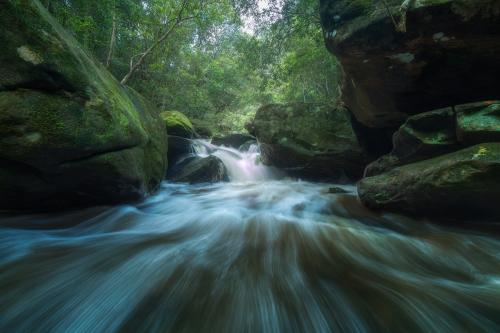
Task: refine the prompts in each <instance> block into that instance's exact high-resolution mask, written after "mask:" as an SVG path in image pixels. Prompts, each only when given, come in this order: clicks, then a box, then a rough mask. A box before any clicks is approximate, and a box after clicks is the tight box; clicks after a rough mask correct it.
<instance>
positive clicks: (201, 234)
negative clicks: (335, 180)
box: [0, 141, 500, 333]
mask: <svg viewBox="0 0 500 333" xmlns="http://www.w3.org/2000/svg"><path fill="white" fill-rule="evenodd" d="M195 150H196V152H197V154H199V155H208V154H214V155H216V156H218V157H219V158H220V159H222V161H224V163H225V165H226V167H227V169H228V170H229V173H230V178H231V180H232V182H230V183H217V184H201V185H185V184H171V183H168V182H165V183H164V184H163V186H162V189H161V190H160V191H159V192H158V193H157V194H156V195H155V196H153V197H150V198H148V199H147V200H145V201H144V202H142V203H138V204H135V205H121V206H116V207H95V208H89V209H84V210H78V211H73V212H66V213H58V214H38V215H7V214H3V215H0V332H6V333H7V332H8V333H18V332H19V333H23V332H26V333H38V332H40V333H48V332H50V333H52V332H54V333H78V332H85V333H86V332H89V333H101V332H102V333H112V332H133V333H136V332H152V333H155V332H162V333H164V332H175V333H178V332H193V333H198V332H209V333H211V332H214V333H219V332H222V333H224V332H228V333H233V332H234V333H239V332H241V333H246V332H248V333H254V332H255V333H260V332H263V333H267V332H268V333H277V332H283V333H290V332H307V333H314V332H318V333H324V332H398V333H399V332H405V333H407V332H425V333H432V332H436V333H443V332H454V333H457V332H491V333H494V332H500V239H499V237H498V236H496V235H498V233H495V232H492V231H484V230H483V231H478V230H480V226H479V225H478V228H476V229H474V230H475V231H473V230H465V229H460V228H456V227H455V228H452V227H446V226H443V225H436V224H433V223H430V222H428V221H417V220H413V219H409V218H404V217H401V216H398V215H393V214H374V213H371V212H369V211H368V210H366V209H365V208H363V207H362V206H361V205H360V204H359V202H358V200H357V197H356V193H355V188H354V187H352V186H341V188H342V189H343V190H345V191H346V193H338V192H339V191H338V189H337V190H336V191H330V190H329V189H330V187H331V186H332V185H330V184H317V183H309V182H300V181H292V180H272V179H273V177H274V173H273V170H271V169H269V168H266V167H265V166H263V165H262V164H260V163H259V162H258V151H257V150H255V148H252V149H250V151H248V152H246V153H242V152H238V151H236V150H234V149H230V148H223V147H216V146H213V145H211V144H209V143H207V142H203V141H198V142H197V143H196V147H195Z"/></svg>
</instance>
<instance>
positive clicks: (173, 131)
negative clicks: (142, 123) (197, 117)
mask: <svg viewBox="0 0 500 333" xmlns="http://www.w3.org/2000/svg"><path fill="white" fill-rule="evenodd" d="M160 117H161V118H162V119H163V120H164V121H165V124H166V126H167V131H168V135H169V137H171V136H179V137H182V138H188V139H191V138H193V137H194V127H193V124H192V123H191V121H190V120H189V118H188V117H186V115H184V114H183V113H182V112H179V111H163V112H161V113H160Z"/></svg>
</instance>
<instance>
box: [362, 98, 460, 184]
mask: <svg viewBox="0 0 500 333" xmlns="http://www.w3.org/2000/svg"><path fill="white" fill-rule="evenodd" d="M460 148H462V146H461V145H460V144H459V143H458V140H457V136H456V131H455V114H454V111H453V108H451V107H450V108H446V109H440V110H435V111H430V112H425V113H421V114H418V115H415V116H412V117H410V118H408V119H407V120H406V122H405V123H404V124H403V125H402V126H401V127H400V128H399V130H398V131H397V132H396V133H394V136H393V150H392V152H391V153H390V154H388V155H385V156H382V157H381V158H379V159H378V160H376V161H375V162H373V163H371V164H369V165H368V166H367V167H366V169H365V176H374V175H377V174H380V173H382V172H385V171H388V170H390V169H392V168H393V167H396V166H399V165H403V164H408V163H411V162H416V161H421V160H425V159H427V158H431V157H436V156H439V155H443V154H446V153H449V152H452V151H456V150H458V149H460Z"/></svg>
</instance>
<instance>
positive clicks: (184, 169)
mask: <svg viewBox="0 0 500 333" xmlns="http://www.w3.org/2000/svg"><path fill="white" fill-rule="evenodd" d="M168 178H169V180H170V181H172V182H177V183H189V184H198V183H217V182H227V181H229V176H228V173H227V169H226V167H225V166H224V163H223V162H222V161H221V160H220V159H219V158H218V157H216V156H208V157H203V158H202V157H197V156H194V157H190V158H187V159H186V160H184V161H182V162H180V163H178V164H177V165H175V167H174V170H171V171H169V177H168Z"/></svg>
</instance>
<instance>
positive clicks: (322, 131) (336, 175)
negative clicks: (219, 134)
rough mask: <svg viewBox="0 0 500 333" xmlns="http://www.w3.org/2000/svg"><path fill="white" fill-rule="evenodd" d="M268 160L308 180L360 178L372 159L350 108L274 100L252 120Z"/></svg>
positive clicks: (265, 157)
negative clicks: (361, 142) (274, 101)
mask: <svg viewBox="0 0 500 333" xmlns="http://www.w3.org/2000/svg"><path fill="white" fill-rule="evenodd" d="M251 127H252V128H253V132H254V133H255V135H256V137H257V139H258V140H259V143H260V144H261V150H262V158H263V161H264V163H266V164H271V165H274V166H276V167H278V168H281V169H284V170H285V171H287V172H288V173H289V174H291V175H293V176H298V177H301V178H308V179H329V180H342V179H344V180H347V179H348V178H350V179H356V178H359V177H360V176H361V175H362V172H363V169H364V167H365V165H366V164H367V163H368V162H369V161H370V159H369V156H368V154H367V153H366V151H365V150H364V148H363V147H362V145H361V144H360V142H359V140H358V138H357V136H356V133H355V132H354V129H353V128H352V123H351V118H350V114H349V112H348V111H347V110H346V109H344V108H333V107H331V106H329V105H324V104H312V103H292V104H284V105H281V104H270V105H266V106H264V107H262V108H260V109H259V110H258V111H257V114H256V116H255V119H254V121H253V123H252V124H251Z"/></svg>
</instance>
